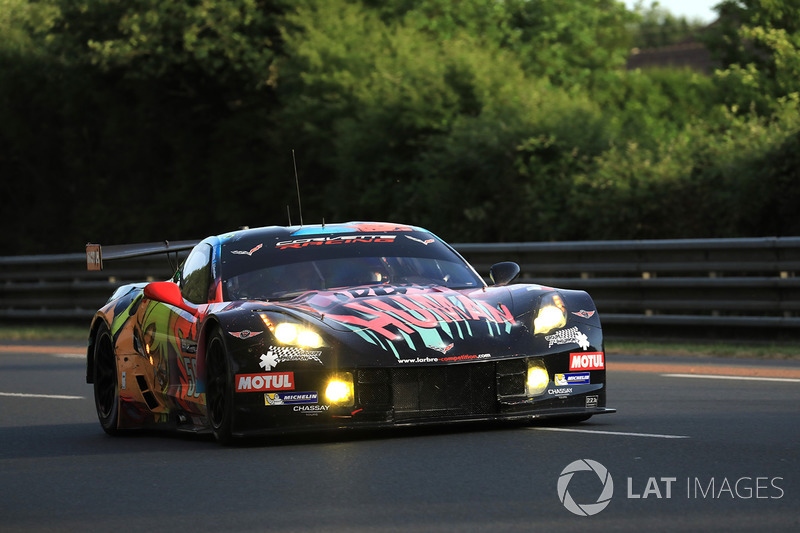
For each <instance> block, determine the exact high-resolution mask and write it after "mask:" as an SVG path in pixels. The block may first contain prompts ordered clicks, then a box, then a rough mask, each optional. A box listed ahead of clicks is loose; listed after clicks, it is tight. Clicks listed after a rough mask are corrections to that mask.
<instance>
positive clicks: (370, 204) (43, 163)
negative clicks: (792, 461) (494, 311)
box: [0, 0, 800, 255]
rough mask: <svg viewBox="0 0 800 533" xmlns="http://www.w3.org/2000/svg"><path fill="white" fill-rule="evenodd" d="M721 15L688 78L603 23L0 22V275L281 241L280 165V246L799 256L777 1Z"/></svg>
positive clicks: (572, 3) (514, 3)
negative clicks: (131, 251)
mask: <svg viewBox="0 0 800 533" xmlns="http://www.w3.org/2000/svg"><path fill="white" fill-rule="evenodd" d="M721 10H722V12H723V13H725V14H726V17H728V18H725V19H724V20H723V21H722V22H721V23H719V24H716V25H714V26H712V27H711V28H708V29H706V30H704V31H703V33H702V37H701V38H702V39H703V40H704V41H705V42H706V43H707V45H708V46H709V47H710V48H711V49H712V51H713V52H714V53H715V56H716V57H718V58H719V61H720V65H721V67H720V69H719V70H718V71H717V72H716V73H715V74H714V75H713V76H704V75H701V74H698V73H694V72H691V71H688V70H641V71H638V70H637V71H628V70H625V62H626V58H627V55H628V53H629V50H630V48H631V47H633V46H636V45H639V46H642V45H643V44H645V43H650V44H653V43H655V44H663V43H665V42H666V43H668V42H673V41H674V40H675V39H676V38H678V37H676V36H678V35H686V32H687V31H688V32H689V33H691V32H693V31H695V30H697V29H698V28H697V27H696V25H691V24H688V23H687V22H686V21H685V20H684V21H681V20H678V19H675V18H674V17H672V18H670V16H669V14H668V13H665V12H663V11H660V10H658V9H656V8H651V9H650V10H646V9H640V10H638V11H639V12H630V11H627V10H626V9H625V7H624V5H623V4H622V3H621V2H618V1H615V0H503V1H497V0H462V1H460V2H454V1H453V0H422V1H419V0H414V1H412V0H398V1H394V2H383V1H379V0H197V1H193V2H180V1H176V2H159V1H157V0H129V1H126V2H120V1H119V0H38V1H32V0H0V175H2V176H3V183H4V185H5V191H6V202H5V205H4V207H3V210H2V219H1V220H0V223H2V225H3V227H4V228H5V229H4V231H3V233H2V240H1V241H0V244H2V245H3V249H4V250H5V252H4V253H2V254H0V255H15V254H22V253H47V252H75V251H79V250H80V249H81V247H82V245H83V244H84V243H85V242H87V241H90V240H91V241H98V242H103V243H109V244H112V243H122V242H137V241H155V240H161V239H184V238H187V239H188V238H197V237H202V236H205V235H206V234H209V233H218V232H222V231H225V230H227V229H231V228H235V227H238V226H240V225H250V226H256V225H267V224H284V223H286V221H287V209H288V210H289V211H290V214H291V216H292V221H293V222H295V223H297V222H299V217H298V213H297V207H296V206H297V200H296V198H295V183H294V167H293V154H294V155H295V156H296V160H297V171H298V174H299V178H300V186H301V190H302V195H303V198H302V202H303V218H304V221H305V222H306V223H309V222H317V221H320V220H322V219H323V218H324V219H325V220H326V221H344V220H354V219H382V220H393V221H401V222H407V223H413V224H420V225H424V226H427V227H429V228H430V229H431V230H433V231H435V232H436V233H438V234H439V235H441V236H442V237H445V238H447V239H448V240H450V241H454V242H465V241H487V242H488V241H535V240H565V239H606V238H608V239H626V238H676V237H734V236H756V235H789V234H791V235H797V234H800V222H798V221H797V217H792V216H791V215H792V214H793V210H794V206H795V205H796V204H797V203H798V201H800V185H798V180H797V178H798V176H797V169H798V168H799V165H798V163H800V161H798V159H800V155H799V154H800V150H798V148H800V133H799V132H800V113H798V106H799V105H800V104H799V103H798V102H799V100H800V97H799V96H798V94H800V50H798V48H800V2H799V1H798V0H791V1H790V0H787V1H785V2H775V1H767V0H762V1H758V0H735V1H734V0H729V1H727V2H724V3H723V4H722V6H721ZM687 24H688V25H687ZM653 39H656V41H653Z"/></svg>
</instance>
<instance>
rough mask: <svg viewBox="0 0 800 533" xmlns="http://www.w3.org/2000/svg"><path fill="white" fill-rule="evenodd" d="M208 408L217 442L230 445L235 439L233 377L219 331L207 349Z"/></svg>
mask: <svg viewBox="0 0 800 533" xmlns="http://www.w3.org/2000/svg"><path fill="white" fill-rule="evenodd" d="M206 406H207V409H208V421H209V423H210V424H211V431H212V432H213V433H214V437H215V438H216V439H217V442H219V443H220V444H230V443H231V441H232V439H233V437H232V435H231V430H232V428H233V376H231V371H230V363H229V361H228V354H227V351H226V350H225V342H224V340H223V338H222V334H221V333H220V332H219V330H217V331H215V332H214V333H213V334H212V335H211V338H210V340H209V342H208V348H207V349H206Z"/></svg>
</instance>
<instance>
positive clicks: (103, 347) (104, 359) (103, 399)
mask: <svg viewBox="0 0 800 533" xmlns="http://www.w3.org/2000/svg"><path fill="white" fill-rule="evenodd" d="M95 353H96V358H95V362H94V365H95V378H94V391H95V401H96V402H97V412H98V413H99V414H100V417H101V418H103V419H107V418H109V417H111V415H112V413H113V412H114V407H115V404H116V401H117V364H116V361H115V360H114V350H113V347H112V346H111V336H110V335H109V334H108V333H105V334H103V335H101V336H100V337H99V338H98V339H97V351H96V352H95Z"/></svg>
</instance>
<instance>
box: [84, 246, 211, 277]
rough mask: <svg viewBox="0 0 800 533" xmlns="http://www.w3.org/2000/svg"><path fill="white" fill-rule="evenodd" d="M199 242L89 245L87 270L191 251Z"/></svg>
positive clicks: (87, 247)
mask: <svg viewBox="0 0 800 533" xmlns="http://www.w3.org/2000/svg"><path fill="white" fill-rule="evenodd" d="M199 242H200V241H173V242H170V241H164V242H154V243H144V244H118V245H112V246H102V245H100V244H92V243H88V244H87V245H86V269H87V270H103V261H114V260H117V259H133V258H136V257H144V256H148V255H158V254H169V253H178V252H183V251H186V250H191V249H192V248H194V247H195V246H196V245H197V244H198V243H199Z"/></svg>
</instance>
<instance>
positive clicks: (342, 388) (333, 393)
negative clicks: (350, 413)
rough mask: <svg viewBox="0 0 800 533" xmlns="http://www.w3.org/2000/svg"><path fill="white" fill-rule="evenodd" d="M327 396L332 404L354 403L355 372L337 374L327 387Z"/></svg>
mask: <svg viewBox="0 0 800 533" xmlns="http://www.w3.org/2000/svg"><path fill="white" fill-rule="evenodd" d="M325 398H326V399H327V400H328V402H329V403H331V404H336V405H353V403H354V402H353V374H351V373H349V372H343V373H341V374H335V375H334V376H332V377H331V379H329V380H328V385H327V386H326V387H325Z"/></svg>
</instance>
